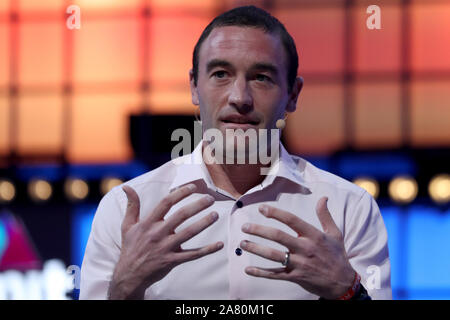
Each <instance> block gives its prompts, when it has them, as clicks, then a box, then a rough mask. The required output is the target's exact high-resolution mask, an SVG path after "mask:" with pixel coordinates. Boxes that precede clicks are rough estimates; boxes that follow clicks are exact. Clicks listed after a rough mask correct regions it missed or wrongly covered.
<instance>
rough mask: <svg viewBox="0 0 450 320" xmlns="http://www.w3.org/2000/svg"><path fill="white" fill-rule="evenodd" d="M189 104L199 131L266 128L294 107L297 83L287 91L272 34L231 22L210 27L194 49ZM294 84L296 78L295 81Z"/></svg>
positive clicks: (280, 51)
mask: <svg viewBox="0 0 450 320" xmlns="http://www.w3.org/2000/svg"><path fill="white" fill-rule="evenodd" d="M190 76H191V93H192V102H193V103H194V104H195V105H199V106H200V115H201V119H202V126H203V130H207V129H209V128H217V129H219V130H220V131H222V134H223V135H224V136H225V130H226V129H243V130H244V131H246V130H248V129H251V128H253V129H272V128H275V123H276V121H277V120H278V119H283V118H284V112H285V111H288V112H292V111H294V110H295V107H296V102H297V97H298V94H299V92H300V89H301V84H298V83H296V84H295V85H294V89H293V90H292V92H291V93H288V83H287V55H286V52H285V49H284V47H283V45H282V43H281V40H280V39H279V37H278V36H277V35H274V34H270V33H265V32H264V31H263V30H261V29H257V28H246V27H237V26H227V27H218V28H215V29H213V30H212V32H211V33H210V35H209V36H208V38H207V39H206V40H205V41H204V42H203V44H202V45H201V49H200V52H199V70H198V80H197V85H196V86H195V84H194V80H193V76H192V71H191V74H190ZM297 82H299V81H297Z"/></svg>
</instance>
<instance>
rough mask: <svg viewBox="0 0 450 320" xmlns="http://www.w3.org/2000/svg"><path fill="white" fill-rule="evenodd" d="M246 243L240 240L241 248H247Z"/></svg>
mask: <svg viewBox="0 0 450 320" xmlns="http://www.w3.org/2000/svg"><path fill="white" fill-rule="evenodd" d="M247 243H248V241H247V240H242V241H241V247H242V248H245V247H246V246H247Z"/></svg>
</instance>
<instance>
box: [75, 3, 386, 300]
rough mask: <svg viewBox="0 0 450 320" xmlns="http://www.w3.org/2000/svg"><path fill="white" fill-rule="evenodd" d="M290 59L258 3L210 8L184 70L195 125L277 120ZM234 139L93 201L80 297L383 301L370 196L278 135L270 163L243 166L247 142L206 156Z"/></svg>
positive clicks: (245, 126) (297, 87) (292, 64)
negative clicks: (196, 110)
mask: <svg viewBox="0 0 450 320" xmlns="http://www.w3.org/2000/svg"><path fill="white" fill-rule="evenodd" d="M297 68H298V57H297V52H296V48H295V44H294V41H293V40H292V38H291V37H290V35H289V34H288V33H287V31H286V30H285V28H284V27H283V25H282V24H281V23H280V22H279V21H278V20H276V19H275V18H274V17H272V16H270V15H269V14H268V13H267V12H265V11H264V10H262V9H258V8H256V7H253V6H249V7H240V8H236V9H233V10H230V11H228V12H226V13H224V14H222V15H220V16H218V17H216V18H215V19H214V20H213V21H212V22H211V23H210V24H209V25H208V26H207V28H206V29H205V30H204V32H203V34H202V35H201V37H200V39H199V41H198V43H197V45H196V47H195V49H194V58H193V69H192V70H191V71H190V84H191V93H192V101H193V103H194V104H195V105H198V106H199V107H200V115H201V119H202V128H203V131H204V133H206V132H208V130H215V132H219V133H222V134H223V136H226V133H227V130H228V131H229V130H230V129H241V130H242V131H240V133H241V134H242V133H243V132H244V133H247V132H252V131H257V132H263V131H264V130H263V129H267V130H276V131H277V130H278V129H276V128H277V127H278V128H282V127H283V124H281V125H280V119H281V120H282V119H283V118H284V117H285V114H286V113H288V112H293V111H294V110H295V109H296V105H297V98H298V96H299V94H300V91H301V89H302V85H303V80H302V78H301V77H297ZM277 123H278V124H277ZM277 132H278V131H277ZM238 136H239V134H238V135H235V136H232V137H231V139H230V138H228V139H226V141H224V146H223V148H216V149H215V150H214V152H211V145H212V140H207V139H205V138H204V139H203V141H202V143H200V144H199V145H198V146H197V147H196V149H195V150H194V152H193V153H192V154H190V155H186V156H184V157H183V158H182V160H183V161H181V162H180V161H178V162H175V161H171V162H168V163H166V164H165V165H163V166H161V167H159V168H157V169H155V170H153V171H151V172H148V173H146V174H144V175H142V176H139V177H137V178H135V179H133V180H131V181H128V182H126V183H125V184H124V185H123V186H120V187H116V188H114V189H113V190H111V191H110V192H109V193H108V194H107V195H106V196H105V197H104V198H103V199H102V201H101V202H100V205H99V207H98V210H97V213H96V215H95V218H94V222H93V225H92V231H91V235H90V238H89V241H88V245H87V248H86V253H85V257H84V261H83V266H82V274H81V291H80V298H81V299H105V298H110V299H143V298H145V299H318V298H323V299H366V298H369V297H371V298H373V299H390V298H391V288H390V263H389V255H388V248H387V234H386V229H385V226H384V223H383V220H382V217H381V215H380V212H379V209H378V207H377V205H376V203H375V201H374V200H373V199H372V198H371V197H370V195H368V194H367V192H365V191H364V190H363V189H361V188H359V187H357V186H356V185H353V184H352V183H350V182H348V181H345V180H343V179H341V178H339V177H336V176H334V175H332V174H330V173H327V172H324V171H322V170H320V169H318V168H316V167H314V166H312V165H311V164H310V163H309V162H307V161H305V160H303V159H301V158H299V157H295V156H292V155H289V154H288V153H287V152H286V150H285V149H284V148H283V146H282V145H281V144H280V143H279V140H276V141H275V142H276V147H275V148H273V147H272V148H271V147H270V146H271V145H273V144H272V143H269V144H268V145H269V147H267V148H266V149H270V151H271V152H272V153H274V152H275V151H279V157H278V158H277V159H276V161H274V162H273V163H271V164H269V165H268V164H267V163H265V164H263V163H262V162H261V161H257V162H256V163H249V161H248V160H249V158H250V155H251V152H247V151H246V152H245V155H244V158H245V160H246V161H245V163H243V164H242V163H236V162H233V161H231V163H230V161H228V160H229V158H227V161H210V160H211V158H212V159H213V160H218V158H219V156H220V155H223V154H227V155H228V153H227V152H228V151H229V150H230V148H231V150H232V151H233V156H232V157H231V158H232V160H233V159H236V158H237V157H238V156H239V155H235V154H234V151H235V150H237V149H236V147H234V146H233V145H234V142H235V140H236V139H237V137H238ZM204 137H205V136H204ZM248 140H249V139H246V140H245V141H246V146H250V142H249V141H248ZM269 140H271V139H269ZM273 140H274V139H273V138H272V141H271V142H274V141H273ZM261 141H262V140H258V145H257V148H258V150H257V152H258V153H260V151H261V150H262V149H263V145H262V144H261ZM215 142H217V141H215ZM266 145H267V144H266ZM278 147H279V149H278ZM263 151H264V150H263ZM266 151H267V150H266ZM275 153H276V152H275ZM206 154H209V157H206V156H205V155H206ZM207 158H208V161H206V159H207ZM185 160H192V161H185ZM262 168H266V169H268V174H266V175H262V174H261V169H262ZM370 272H373V273H372V274H371V273H370Z"/></svg>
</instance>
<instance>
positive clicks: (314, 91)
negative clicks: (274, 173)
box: [284, 84, 344, 154]
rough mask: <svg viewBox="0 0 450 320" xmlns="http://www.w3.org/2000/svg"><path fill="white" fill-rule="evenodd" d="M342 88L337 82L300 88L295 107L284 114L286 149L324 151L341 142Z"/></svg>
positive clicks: (339, 145)
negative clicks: (286, 117) (289, 112)
mask: <svg viewBox="0 0 450 320" xmlns="http://www.w3.org/2000/svg"><path fill="white" fill-rule="evenodd" d="M342 113H343V91H342V86H341V85H340V84H323V85H322V84H320V85H308V86H305V87H304V88H303V91H302V92H301V94H300V97H299V101H298V103H297V110H296V111H295V112H294V113H291V114H289V115H288V120H287V125H286V128H285V129H284V134H286V140H287V142H288V144H289V146H290V150H291V151H292V152H294V153H298V154H302V153H308V154H328V153H330V152H332V151H334V150H336V149H338V148H339V147H341V146H342V144H343V142H344V121H343V120H344V117H343V115H342Z"/></svg>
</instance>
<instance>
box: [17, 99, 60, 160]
mask: <svg viewBox="0 0 450 320" xmlns="http://www.w3.org/2000/svg"><path fill="white" fill-rule="evenodd" d="M62 111H63V110H62V100H61V97H60V95H57V94H54V95H46V96H35V95H33V96H27V95H22V96H20V97H19V105H18V118H19V126H18V131H17V134H18V137H17V138H18V142H17V143H18V145H17V148H18V152H19V154H28V155H29V154H41V153H44V154H58V153H60V152H61V150H62V143H63V141H62V119H63V113H62Z"/></svg>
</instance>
